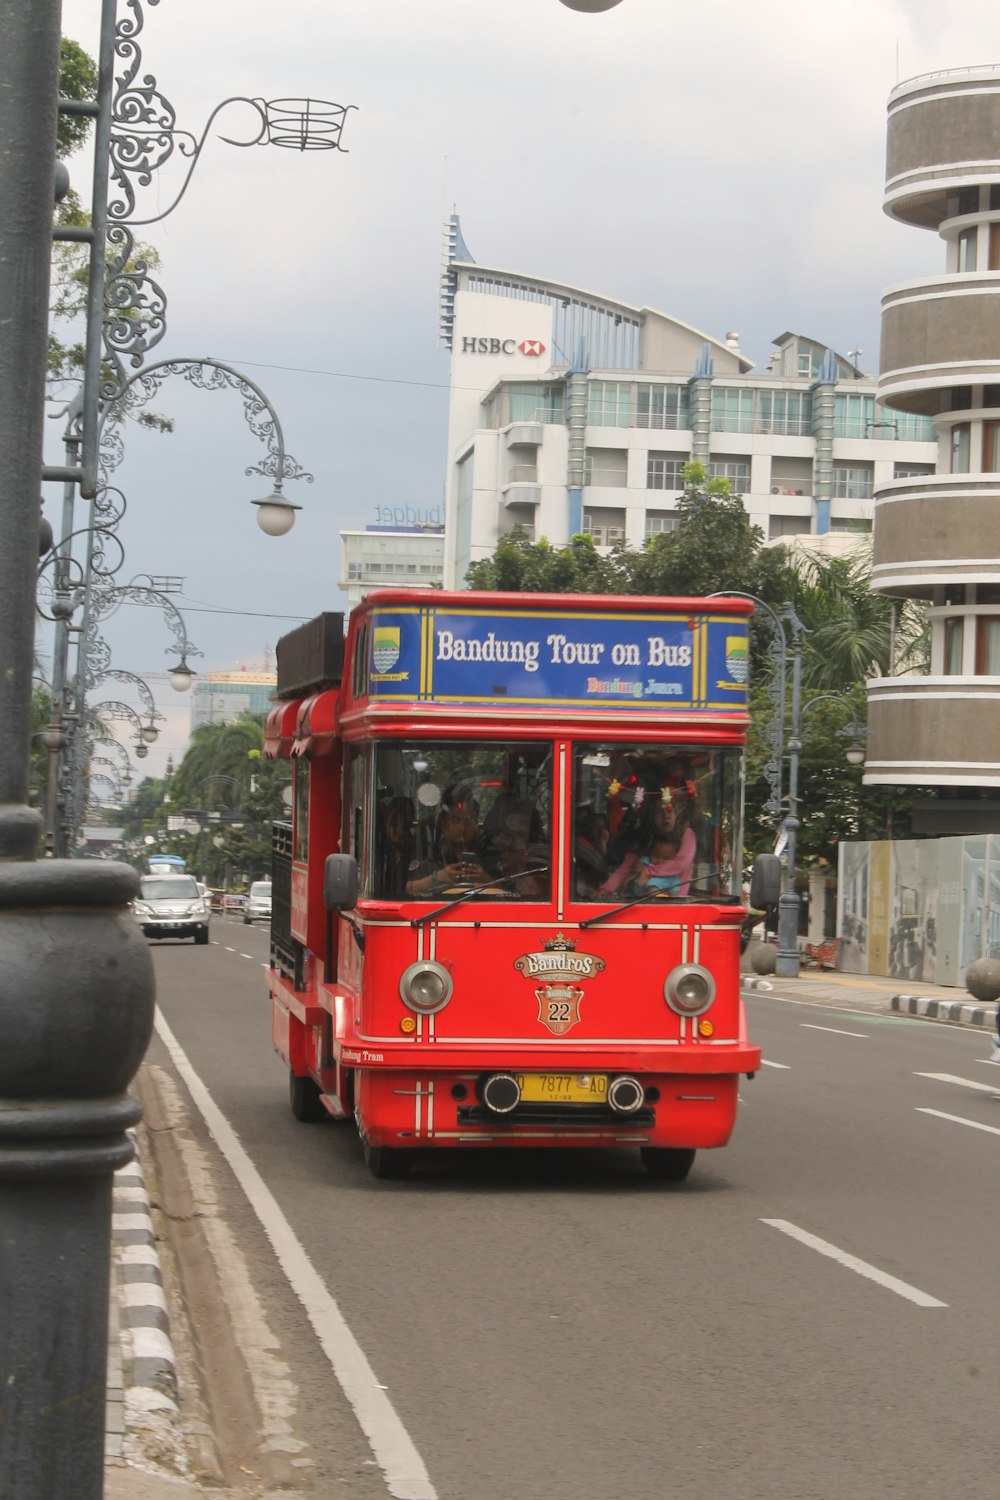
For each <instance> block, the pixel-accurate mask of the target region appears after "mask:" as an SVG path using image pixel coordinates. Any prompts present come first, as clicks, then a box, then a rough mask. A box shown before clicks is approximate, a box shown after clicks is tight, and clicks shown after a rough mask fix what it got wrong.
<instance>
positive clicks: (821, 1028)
mask: <svg viewBox="0 0 1000 1500" xmlns="http://www.w3.org/2000/svg"><path fill="white" fill-rule="evenodd" d="M799 1025H800V1026H802V1027H804V1029H805V1030H806V1031H832V1032H833V1034H834V1036H859V1037H860V1038H861V1040H862V1041H863V1042H867V1040H868V1033H867V1032H866V1031H841V1029H840V1027H839V1026H814V1025H813V1023H812V1022H811V1021H800V1022H799Z"/></svg>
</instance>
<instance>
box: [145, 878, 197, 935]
mask: <svg viewBox="0 0 1000 1500" xmlns="http://www.w3.org/2000/svg"><path fill="white" fill-rule="evenodd" d="M132 911H133V913H134V915H135V919H136V921H137V922H138V923H139V926H140V927H141V928H142V931H143V933H144V934H145V936H146V937H149V938H165V937H193V938H194V940H195V942H196V943H207V942H208V924H209V920H210V917H211V911H210V907H209V903H208V901H207V900H206V898H205V897H204V896H202V895H201V893H200V892H199V890H198V883H197V881H196V880H194V879H193V877H192V876H190V875H143V877H142V879H141V880H140V882H139V894H138V896H137V897H136V899H135V900H134V901H133V903H132Z"/></svg>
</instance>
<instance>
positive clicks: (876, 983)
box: [741, 950, 997, 1037]
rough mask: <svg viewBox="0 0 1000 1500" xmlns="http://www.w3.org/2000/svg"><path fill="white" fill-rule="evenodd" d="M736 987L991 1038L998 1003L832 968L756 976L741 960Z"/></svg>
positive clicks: (935, 986) (908, 981)
mask: <svg viewBox="0 0 1000 1500" xmlns="http://www.w3.org/2000/svg"><path fill="white" fill-rule="evenodd" d="M748 952H749V950H748ZM741 985H742V989H743V991H744V993H746V994H753V993H754V991H762V992H765V993H766V992H767V991H769V990H770V991H773V992H774V993H775V994H783V995H793V994H794V995H795V996H798V997H801V998H802V999H804V1000H806V999H808V1000H815V1001H817V1002H819V1003H821V1004H823V1003H825V1004H829V1005H843V1006H845V1007H847V1008H848V1009H851V1008H852V1007H861V1008H863V1009H871V1010H884V1011H898V1012H899V1013H900V1014H901V1015H909V1016H922V1017H923V1018H924V1019H925V1020H928V1021H938V1022H947V1023H949V1024H951V1025H954V1026H977V1027H982V1028H983V1029H984V1030H986V1031H990V1032H992V1033H993V1035H994V1037H995V1036H996V1017H997V1001H995V1000H989V1001H983V1000H974V999H973V998H972V996H971V995H970V994H969V992H968V991H967V990H964V989H957V988H952V987H951V986H948V985H941V984H924V983H922V982H921V981H919V980H915V979H892V978H886V977H884V976H882V975H877V974H843V973H841V972H840V970H837V969H802V970H800V972H799V974H798V976H797V977H796V978H794V979H779V978H778V976H777V975H775V974H761V975H758V974H755V973H754V971H753V969H752V968H751V967H750V964H749V962H748V958H747V956H746V955H745V956H744V962H743V973H742V978H741Z"/></svg>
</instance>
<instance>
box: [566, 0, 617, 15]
mask: <svg viewBox="0 0 1000 1500" xmlns="http://www.w3.org/2000/svg"><path fill="white" fill-rule="evenodd" d="M562 3H563V5H565V6H567V7H568V9H570V10H582V11H584V12H585V13H586V14H587V15H591V16H593V15H596V14H597V12H598V11H600V10H611V9H613V7H614V6H616V5H620V4H621V0H562Z"/></svg>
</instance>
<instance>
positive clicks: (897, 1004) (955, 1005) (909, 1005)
mask: <svg viewBox="0 0 1000 1500" xmlns="http://www.w3.org/2000/svg"><path fill="white" fill-rule="evenodd" d="M889 1009H890V1010H898V1011H902V1012H903V1013H904V1014H905V1015H908V1016H926V1017H928V1019H929V1020H933V1021H953V1022H957V1023H958V1024H959V1025H961V1026H988V1027H989V1028H990V1030H991V1031H993V1030H995V1029H996V1018H997V1007H996V1002H995V1001H993V1000H991V1001H990V1002H989V1003H988V1004H980V1005H976V1004H974V1003H973V1002H971V1001H968V1000H946V999H945V998H944V997H943V996H941V995H893V997H892V999H891V1000H890V1001H889Z"/></svg>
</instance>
